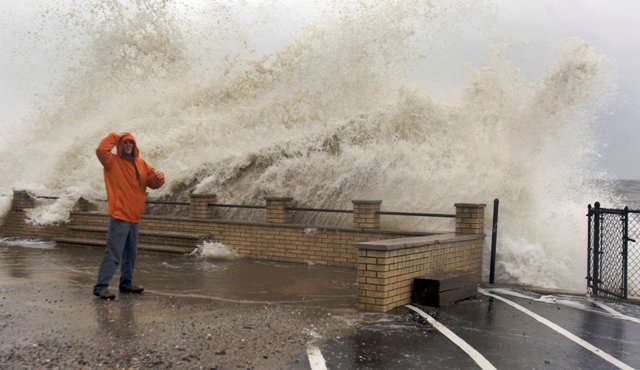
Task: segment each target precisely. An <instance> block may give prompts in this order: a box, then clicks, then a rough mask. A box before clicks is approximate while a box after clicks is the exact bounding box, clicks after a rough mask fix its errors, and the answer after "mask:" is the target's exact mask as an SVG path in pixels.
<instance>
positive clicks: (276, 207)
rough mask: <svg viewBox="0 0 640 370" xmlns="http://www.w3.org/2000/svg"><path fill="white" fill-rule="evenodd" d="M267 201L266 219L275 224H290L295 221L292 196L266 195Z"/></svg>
mask: <svg viewBox="0 0 640 370" xmlns="http://www.w3.org/2000/svg"><path fill="white" fill-rule="evenodd" d="M264 200H265V201H266V202H267V213H266V221H267V222H271V223H274V224H290V223H292V222H293V213H292V212H291V210H290V209H289V208H291V207H293V198H291V197H265V198H264Z"/></svg>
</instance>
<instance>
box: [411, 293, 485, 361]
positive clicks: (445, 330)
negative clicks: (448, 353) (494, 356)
mask: <svg viewBox="0 0 640 370" xmlns="http://www.w3.org/2000/svg"><path fill="white" fill-rule="evenodd" d="M406 307H407V308H409V309H411V310H413V311H415V312H417V313H418V314H419V315H420V316H422V317H423V318H424V319H425V320H427V321H428V322H429V324H431V325H432V326H433V327H434V328H436V329H438V331H439V332H440V333H442V334H443V335H444V336H445V337H447V338H448V339H449V340H450V341H452V342H453V343H455V344H456V345H457V346H458V347H460V349H462V350H463V351H465V352H466V353H467V354H468V355H469V357H471V359H472V360H473V361H475V362H476V364H478V366H480V368H482V369H487V370H489V369H492V370H495V369H496V368H495V366H493V365H492V364H491V362H489V360H487V359H486V358H485V357H484V356H483V355H481V354H480V352H478V351H476V350H475V348H473V347H471V346H470V345H469V343H467V342H465V341H464V340H463V339H462V338H460V337H459V336H457V335H456V334H455V333H454V332H452V331H451V330H449V328H447V327H446V326H444V325H442V324H441V323H440V322H438V321H437V320H436V319H434V318H433V317H431V316H429V315H428V314H426V313H425V312H424V311H422V310H421V309H419V308H417V307H414V306H412V305H407V306H406Z"/></svg>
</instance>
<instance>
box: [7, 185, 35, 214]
mask: <svg viewBox="0 0 640 370" xmlns="http://www.w3.org/2000/svg"><path fill="white" fill-rule="evenodd" d="M34 206H35V200H34V199H33V198H32V197H31V195H29V193H28V192H27V191H26V190H14V191H13V201H12V202H11V210H12V211H20V210H23V209H27V208H33V207H34Z"/></svg>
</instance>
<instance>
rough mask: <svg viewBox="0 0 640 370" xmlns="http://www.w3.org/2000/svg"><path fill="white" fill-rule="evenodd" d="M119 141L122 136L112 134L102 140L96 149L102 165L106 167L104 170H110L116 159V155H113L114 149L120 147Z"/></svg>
mask: <svg viewBox="0 0 640 370" xmlns="http://www.w3.org/2000/svg"><path fill="white" fill-rule="evenodd" d="M118 139H120V136H118V134H116V133H115V132H110V133H109V135H107V136H106V137H105V138H104V139H102V140H100V144H98V147H97V148H96V155H97V156H98V159H99V160H100V163H102V165H103V166H104V168H106V169H109V168H110V167H111V164H112V163H113V161H114V159H115V155H114V154H113V153H111V150H113V147H115V146H116V145H118Z"/></svg>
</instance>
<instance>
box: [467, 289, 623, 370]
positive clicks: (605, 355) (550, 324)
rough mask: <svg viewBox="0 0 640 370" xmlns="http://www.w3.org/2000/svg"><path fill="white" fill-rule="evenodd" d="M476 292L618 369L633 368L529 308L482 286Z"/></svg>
mask: <svg viewBox="0 0 640 370" xmlns="http://www.w3.org/2000/svg"><path fill="white" fill-rule="evenodd" d="M478 292H480V293H482V294H484V295H486V296H488V297H492V298H495V299H497V300H500V301H502V302H504V303H506V304H508V305H509V306H511V307H513V308H515V309H517V310H519V311H522V312H524V313H526V314H527V315H529V316H531V317H533V318H534V319H536V320H537V321H538V322H540V323H542V324H544V325H546V326H548V327H549V328H551V329H553V330H555V331H557V332H558V333H560V334H562V335H564V336H565V337H567V338H569V339H571V340H572V341H573V342H575V343H576V344H578V345H580V346H582V347H584V348H585V349H587V350H589V351H591V352H593V353H594V354H596V355H598V356H600V357H601V358H602V359H604V360H606V361H608V362H609V363H611V364H612V365H614V366H616V367H618V368H620V369H625V370H633V367H631V366H629V365H627V364H625V363H624V362H622V361H620V360H618V359H617V358H615V357H613V356H611V355H610V354H608V353H606V352H605V351H603V350H601V349H600V348H598V347H596V346H594V345H592V344H591V343H589V342H587V341H585V340H582V339H580V338H579V337H577V336H576V335H574V334H573V333H571V332H569V331H567V330H565V329H563V328H562V327H560V326H558V325H556V324H554V323H553V322H551V321H549V320H547V319H545V318H544V317H542V316H540V315H538V314H537V313H535V312H533V311H531V310H529V309H526V308H524V307H522V306H520V305H519V304H517V303H515V302H513V301H510V300H508V299H506V298H503V297H500V296H499V295H496V294H493V293H489V292H488V291H486V290H484V289H482V288H478Z"/></svg>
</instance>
